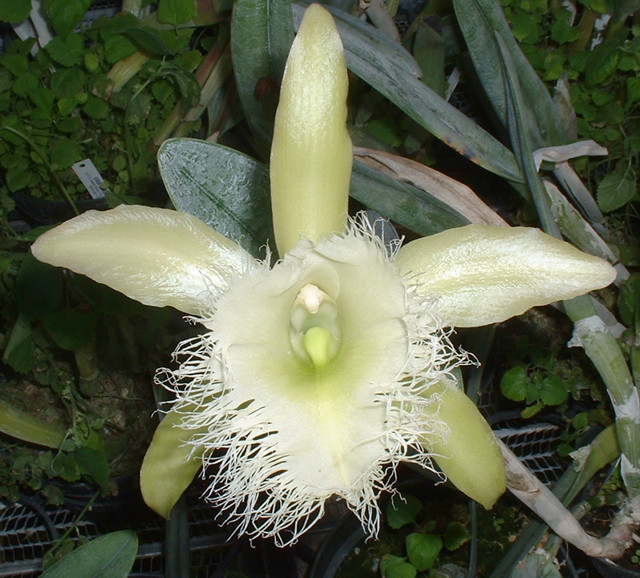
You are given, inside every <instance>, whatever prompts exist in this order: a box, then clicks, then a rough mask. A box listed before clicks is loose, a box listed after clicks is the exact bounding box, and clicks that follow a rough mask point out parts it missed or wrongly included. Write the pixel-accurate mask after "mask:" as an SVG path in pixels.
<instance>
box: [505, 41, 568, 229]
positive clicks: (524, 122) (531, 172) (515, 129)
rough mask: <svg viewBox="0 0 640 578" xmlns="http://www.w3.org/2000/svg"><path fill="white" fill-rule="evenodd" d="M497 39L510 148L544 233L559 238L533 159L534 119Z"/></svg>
mask: <svg viewBox="0 0 640 578" xmlns="http://www.w3.org/2000/svg"><path fill="white" fill-rule="evenodd" d="M495 38H496V43H497V45H498V50H499V52H498V58H499V61H500V64H501V66H502V78H503V79H504V83H505V91H506V92H505V95H506V112H507V128H508V129H509V136H510V138H511V145H512V147H513V150H514V153H515V156H516V158H517V160H518V164H519V165H520V168H521V170H522V174H523V175H524V178H525V182H526V184H527V187H528V189H529V192H530V193H531V197H532V198H533V203H534V205H535V207H536V210H537V211H538V217H539V219H540V223H541V225H542V229H543V230H544V231H545V232H547V233H549V234H550V235H553V236H555V237H558V238H559V237H560V233H559V231H558V227H557V225H556V223H555V221H554V219H553V215H552V214H551V207H550V206H549V200H548V197H547V192H546V189H545V186H544V184H543V183H542V179H541V177H540V175H539V173H538V168H537V167H536V164H535V161H534V159H533V145H532V142H531V138H532V137H531V135H532V133H533V130H532V125H531V124H530V121H531V117H530V115H527V113H526V112H525V111H526V108H525V105H524V104H523V99H524V97H523V91H522V89H521V87H520V83H519V81H518V77H517V72H516V68H515V63H514V61H513V59H512V58H511V53H510V51H509V48H508V46H507V44H506V43H505V42H504V41H503V40H502V38H500V37H499V36H497V35H496V37H495Z"/></svg>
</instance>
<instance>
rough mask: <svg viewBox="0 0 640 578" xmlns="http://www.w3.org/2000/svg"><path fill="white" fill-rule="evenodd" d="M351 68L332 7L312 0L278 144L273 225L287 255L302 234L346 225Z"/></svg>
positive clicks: (314, 235)
mask: <svg viewBox="0 0 640 578" xmlns="http://www.w3.org/2000/svg"><path fill="white" fill-rule="evenodd" d="M347 91H348V80H347V68H346V65H345V60H344V53H343V49H342V43H341V41H340V36H339V35H338V31H337V30H336V27H335V24H334V23H333V19H332V18H331V15H330V14H329V13H328V12H327V11H326V10H325V9H324V8H322V7H321V6H319V5H317V4H314V5H311V6H310V7H309V8H308V9H307V11H306V12H305V16H304V19H303V21H302V24H301V25H300V30H299V32H298V35H297V36H296V39H295V40H294V42H293V45H292V47H291V52H290V53H289V59H288V60H287V66H286V69H285V73H284V78H283V82H282V88H281V91H280V104H279V106H278V111H277V113H276V119H275V127H274V134H273V145H272V149H271V169H270V172H271V197H272V208H273V225H274V230H275V237H276V244H277V246H278V252H279V253H280V255H281V256H282V255H284V254H285V253H286V252H287V251H289V250H291V249H292V248H293V247H294V246H295V245H296V243H297V242H298V240H300V238H306V239H309V240H311V241H314V242H316V241H319V240H320V239H321V238H322V237H325V236H327V235H328V234H330V233H332V232H340V231H342V229H344V227H345V224H346V216H347V201H348V197H349V181H350V178H351V165H352V159H353V153H352V148H351V140H350V138H349V134H348V133H347V127H346V119H347Z"/></svg>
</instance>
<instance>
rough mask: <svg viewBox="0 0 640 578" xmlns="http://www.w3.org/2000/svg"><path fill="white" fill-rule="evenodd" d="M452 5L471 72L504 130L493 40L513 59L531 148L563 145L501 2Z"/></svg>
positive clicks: (458, 0)
mask: <svg viewBox="0 0 640 578" xmlns="http://www.w3.org/2000/svg"><path fill="white" fill-rule="evenodd" d="M453 5H454V8H455V11H456V16H457V18H458V24H459V26H460V29H461V30H462V33H463V35H464V39H465V42H466V44H467V47H468V49H469V54H470V56H471V60H472V61H473V66H474V69H475V71H476V73H477V75H478V78H479V79H480V82H481V84H482V87H483V89H484V91H485V92H486V94H487V98H488V101H489V102H490V103H491V104H492V105H493V108H494V110H495V112H496V114H497V115H498V118H499V119H500V121H501V122H502V124H503V126H504V127H506V126H507V102H506V97H505V94H506V90H505V79H504V75H503V72H502V66H501V64H500V61H501V58H500V48H499V46H498V44H497V40H496V37H499V38H500V39H501V40H502V41H503V42H504V44H505V46H506V48H507V50H508V51H509V54H510V55H511V57H512V59H513V62H514V72H515V74H516V75H517V77H518V81H519V84H520V86H521V88H522V94H523V112H522V114H523V117H524V118H525V121H526V124H527V130H528V138H529V139H530V140H531V142H532V144H533V146H534V147H535V148H540V147H542V146H549V145H557V144H564V143H565V142H566V135H565V133H564V131H563V129H562V123H561V121H560V118H559V115H558V112H557V109H556V107H555V105H554V103H553V100H552V99H551V96H550V95H549V92H548V91H547V89H546V87H545V86H544V83H543V82H542V80H540V78H539V76H538V75H537V74H536V72H535V70H534V69H533V68H532V67H531V65H530V64H529V61H528V60H527V58H526V57H525V55H524V54H523V53H522V51H521V50H520V47H519V46H518V43H517V42H516V40H515V38H514V37H513V34H512V33H511V30H510V29H509V24H508V23H507V20H506V19H505V17H504V14H503V13H502V8H501V7H500V2H498V1H497V0H454V2H453Z"/></svg>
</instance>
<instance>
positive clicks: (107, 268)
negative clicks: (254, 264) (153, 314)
mask: <svg viewBox="0 0 640 578" xmlns="http://www.w3.org/2000/svg"><path fill="white" fill-rule="evenodd" d="M32 252H33V254H34V255H35V257H36V258H37V259H39V260H40V261H44V262H45V263H49V264H51V265H55V266H58V267H66V268H67V269H71V270H72V271H75V272H76V273H82V274H83V275H87V276H88V277H91V278H92V279H93V280H95V281H98V282H99V283H104V284H105V285H108V286H109V287H111V288H113V289H115V290H117V291H120V292H121V293H124V294H125V295H127V296H128V297H131V298H132V299H136V300H137V301H140V302H141V303H144V304H145V305H154V306H157V307H163V306H165V305H171V306H173V307H175V308H176V309H179V310H180V311H184V312H185V313H191V314H199V313H202V312H203V311H207V310H208V307H209V304H210V299H211V297H212V295H215V294H216V292H217V291H219V290H220V289H221V288H222V287H224V285H225V283H226V279H228V278H229V276H233V275H238V274H240V273H241V272H242V271H243V270H244V268H245V267H246V266H247V265H248V263H249V262H250V261H251V260H252V259H251V257H250V256H249V255H248V253H246V252H245V251H244V249H242V248H241V247H240V246H239V245H237V244H236V243H234V242H232V241H230V240H229V239H227V238H226V237H224V236H223V235H220V234H219V233H216V232H215V231H214V230H213V229H211V228H209V227H207V225H205V224H204V223H203V222H202V221H200V220H199V219H197V218H196V217H193V216H192V215H188V214H186V213H179V212H177V211H171V210H168V209H156V208H151V207H142V206H124V205H123V206H120V207H117V208H115V209H112V210H110V211H103V212H100V211H88V212H87V213H83V214H82V215H80V216H78V217H75V218H74V219H71V220H70V221H67V222H65V223H63V224H62V225H60V226H58V227H56V228H55V229H52V230H50V231H47V232H46V233H44V234H43V235H41V236H40V237H39V238H38V239H37V241H36V242H35V243H34V244H33V246H32Z"/></svg>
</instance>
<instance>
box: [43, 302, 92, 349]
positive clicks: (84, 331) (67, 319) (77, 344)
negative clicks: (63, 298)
mask: <svg viewBox="0 0 640 578" xmlns="http://www.w3.org/2000/svg"><path fill="white" fill-rule="evenodd" d="M43 322H44V326H45V329H46V330H47V332H48V333H49V335H50V336H51V337H52V338H53V340H54V341H55V342H56V345H58V347H62V349H66V350H69V351H77V350H78V349H80V348H81V347H82V346H84V345H86V344H87V343H88V342H89V341H91V339H92V338H93V337H95V334H96V325H97V322H98V319H97V317H96V314H95V313H94V312H93V311H82V310H77V309H62V310H61V311H57V312H55V313H51V314H49V315H46V316H45V317H43Z"/></svg>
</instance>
